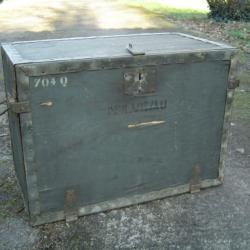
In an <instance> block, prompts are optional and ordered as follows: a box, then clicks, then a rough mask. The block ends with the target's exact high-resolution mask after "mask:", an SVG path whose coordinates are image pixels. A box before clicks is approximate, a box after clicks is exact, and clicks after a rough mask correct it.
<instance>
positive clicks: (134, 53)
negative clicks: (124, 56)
mask: <svg viewBox="0 0 250 250" xmlns="http://www.w3.org/2000/svg"><path fill="white" fill-rule="evenodd" d="M127 51H128V52H129V53H130V54H131V55H132V56H142V55H145V52H144V51H139V50H135V49H134V47H133V45H132V43H129V44H128V46H127Z"/></svg>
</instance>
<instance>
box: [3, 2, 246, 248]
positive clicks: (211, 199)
mask: <svg viewBox="0 0 250 250" xmlns="http://www.w3.org/2000/svg"><path fill="white" fill-rule="evenodd" d="M30 2H31V1H28V0H24V1H18V0H9V1H6V2H4V3H3V4H1V5H0V31H1V33H0V42H7V41H14V40H33V39H43V38H45V39H46V38H58V37H72V36H86V35H99V34H121V33H136V32H157V31H169V30H183V29H185V30H186V32H188V33H190V32H192V33H197V34H199V35H201V36H206V37H209V38H213V39H216V40H225V41H229V40H228V37H226V36H225V35H224V33H223V32H220V35H218V32H215V27H218V25H216V24H215V23H208V22H206V24H204V25H203V26H202V24H201V22H193V21H190V22H186V23H185V25H184V23H183V21H182V22H179V21H174V20H168V19H167V20H166V19H163V18H162V17H161V18H159V17H157V16H156V17H154V16H152V15H148V14H147V15H146V14H145V13H143V12H142V11H140V10H138V9H132V8H125V7H124V6H121V5H119V4H117V3H116V2H115V1H111V0H102V1H101V0H96V1H89V0H88V1H87V0H85V1H75V2H74V1H66V0H56V1H53V2H52V1H48V0H44V1H41V0H34V1H32V3H30ZM14 6H15V7H14ZM10 16H11V18H9V17H10ZM226 25H231V24H226ZM232 25H235V24H232ZM213 27H214V28H213ZM223 29H225V27H224V28H223ZM230 42H231V43H233V44H235V45H236V46H238V44H237V43H236V42H235V43H234V41H230ZM242 53H243V54H242ZM242 53H240V54H239V55H238V57H237V58H236V59H234V69H233V71H232V72H233V74H234V75H237V77H239V78H240V79H241V80H242V85H241V87H240V88H239V89H238V90H237V91H236V93H235V99H234V103H233V112H232V118H231V123H230V128H229V138H228V142H229V143H228V150H227V159H226V171H225V183H224V184H223V185H222V186H220V187H217V188H210V189H206V190H203V191H202V192H200V193H197V194H185V195H180V196H177V197H171V198H166V199H162V200H158V201H154V202H149V203H147V204H142V205H135V206H131V207H128V208H123V209H117V210H113V211H110V212H106V213H100V214H96V215H91V216H85V217H82V218H80V219H78V220H77V221H76V222H72V223H70V224H66V223H65V222H64V221H62V222H57V223H51V224H48V225H43V226H39V227H31V226H30V225H29V223H28V217H27V214H26V213H25V211H24V209H23V202H22V199H21V194H20V191H19V188H18V185H17V182H16V178H15V174H14V170H13V162H12V156H11V146H10V138H9V131H8V119H7V116H6V115H4V116H1V117H0V249H1V250H2V249H3V250H13V249H18V250H19V249H24V250H26V249H58V250H59V249H94V250H98V249H107V250H110V249H190V250H195V249H197V250H200V249H211V250H212V249H213V250H214V249H218V250H226V249H250V247H249V246H250V220H249V218H250V209H249V207H250V92H249V91H250V88H249V86H250V85H249V82H248V77H249V76H250V56H249V54H248V53H247V52H242ZM242 58H243V59H242ZM3 98H4V87H3V76H2V71H0V100H2V99H3ZM4 108H5V107H4V106H2V107H0V111H2V110H4Z"/></svg>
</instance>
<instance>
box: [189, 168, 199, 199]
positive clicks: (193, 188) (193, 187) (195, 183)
mask: <svg viewBox="0 0 250 250" xmlns="http://www.w3.org/2000/svg"><path fill="white" fill-rule="evenodd" d="M200 190H201V168H200V166H199V165H196V166H194V167H193V169H192V179H191V181H190V193H191V194H192V193H196V192H200Z"/></svg>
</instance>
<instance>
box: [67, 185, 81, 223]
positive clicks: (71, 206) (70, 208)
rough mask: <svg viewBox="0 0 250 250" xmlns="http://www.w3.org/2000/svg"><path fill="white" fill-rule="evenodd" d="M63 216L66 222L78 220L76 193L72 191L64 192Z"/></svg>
mask: <svg viewBox="0 0 250 250" xmlns="http://www.w3.org/2000/svg"><path fill="white" fill-rule="evenodd" d="M64 214H65V220H66V222H71V221H75V220H77V218H78V210H77V198H76V192H75V190H73V189H70V190H67V191H66V194H65V201H64Z"/></svg>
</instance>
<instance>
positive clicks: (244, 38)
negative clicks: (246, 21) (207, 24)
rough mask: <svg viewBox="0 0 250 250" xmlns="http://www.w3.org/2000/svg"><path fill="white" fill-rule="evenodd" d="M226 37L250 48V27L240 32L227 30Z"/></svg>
mask: <svg viewBox="0 0 250 250" xmlns="http://www.w3.org/2000/svg"><path fill="white" fill-rule="evenodd" d="M249 26H250V25H249ZM228 35H229V37H231V38H233V39H236V40H238V41H239V42H241V43H243V44H244V45H245V46H246V47H249V48H250V27H247V28H245V29H241V30H229V31H228Z"/></svg>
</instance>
